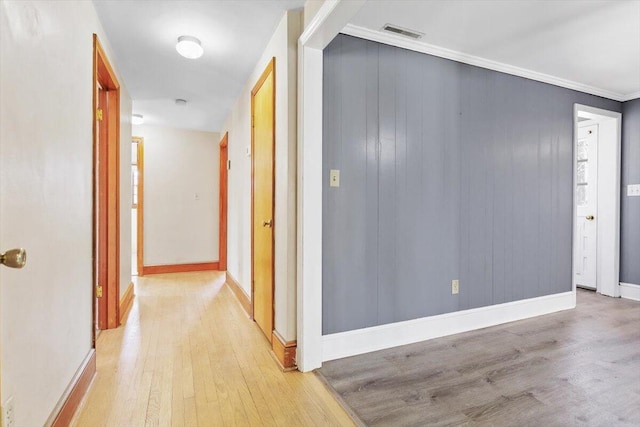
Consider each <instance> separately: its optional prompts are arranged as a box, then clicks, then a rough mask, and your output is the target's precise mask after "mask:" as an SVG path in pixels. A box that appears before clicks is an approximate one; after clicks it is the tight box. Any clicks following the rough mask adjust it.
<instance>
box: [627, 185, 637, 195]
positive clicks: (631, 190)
mask: <svg viewBox="0 0 640 427" xmlns="http://www.w3.org/2000/svg"><path fill="white" fill-rule="evenodd" d="M627 196H629V197H631V196H640V184H631V185H627Z"/></svg>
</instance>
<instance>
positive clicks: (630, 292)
mask: <svg viewBox="0 0 640 427" xmlns="http://www.w3.org/2000/svg"><path fill="white" fill-rule="evenodd" d="M620 297H621V298H626V299H632V300H634V301H640V285H635V284H633V283H624V282H620Z"/></svg>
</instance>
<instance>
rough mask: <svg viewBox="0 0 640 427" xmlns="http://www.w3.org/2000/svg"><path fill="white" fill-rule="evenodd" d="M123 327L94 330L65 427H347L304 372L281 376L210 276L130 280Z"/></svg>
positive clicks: (215, 275) (220, 277) (217, 277)
mask: <svg viewBox="0 0 640 427" xmlns="http://www.w3.org/2000/svg"><path fill="white" fill-rule="evenodd" d="M135 293H136V297H135V300H134V304H133V307H132V309H131V312H130V313H129V316H128V319H127V321H126V324H125V325H123V326H122V327H120V328H118V329H114V330H108V331H103V332H102V333H101V334H100V336H99V338H98V343H97V370H98V373H97V375H96V378H95V380H94V383H93V385H92V386H91V389H90V391H89V392H88V394H87V396H86V398H85V400H84V402H83V404H82V406H81V408H80V409H79V410H78V412H77V413H76V416H75V417H74V420H73V422H72V425H74V426H87V427H97V426H109V427H113V426H118V427H133V426H201V427H204V426H218V425H220V426H222V425H224V426H234V425H236V426H272V425H275V426H332V425H333V426H338V425H342V426H349V425H353V422H352V421H351V418H350V417H349V416H348V415H347V414H346V412H345V411H344V410H343V409H342V407H341V406H340V405H339V404H338V403H337V402H336V400H335V399H334V397H333V395H332V394H331V393H330V392H329V391H328V390H327V389H326V388H325V385H324V384H323V383H322V382H321V381H320V380H319V379H318V378H317V377H316V376H315V375H314V374H313V373H308V374H302V373H300V372H297V371H295V372H289V373H283V372H281V371H280V370H279V369H278V367H277V365H276V362H275V361H274V360H273V359H272V357H271V355H270V353H269V345H268V342H267V341H266V340H265V338H264V336H263V335H262V332H261V331H260V330H259V329H258V327H257V326H256V324H255V323H254V322H252V321H251V320H249V319H248V317H247V315H246V313H245V312H244V311H243V310H242V308H241V306H240V304H239V303H238V301H237V300H236V299H235V296H234V295H233V293H232V292H231V291H230V290H229V288H228V287H227V286H225V285H224V274H223V273H220V272H202V273H180V274H164V275H154V276H146V277H142V278H139V279H137V284H136V292H135Z"/></svg>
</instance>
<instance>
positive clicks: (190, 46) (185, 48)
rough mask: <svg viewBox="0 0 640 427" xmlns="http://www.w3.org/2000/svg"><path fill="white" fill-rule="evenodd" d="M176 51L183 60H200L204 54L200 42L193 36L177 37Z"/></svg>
mask: <svg viewBox="0 0 640 427" xmlns="http://www.w3.org/2000/svg"><path fill="white" fill-rule="evenodd" d="M176 50H177V51H178V53H179V54H180V55H182V56H184V57H185V58H189V59H196V58H200V57H201V56H202V54H203V53H204V49H203V48H202V44H200V40H198V39H197V38H195V37H193V36H180V37H178V44H176Z"/></svg>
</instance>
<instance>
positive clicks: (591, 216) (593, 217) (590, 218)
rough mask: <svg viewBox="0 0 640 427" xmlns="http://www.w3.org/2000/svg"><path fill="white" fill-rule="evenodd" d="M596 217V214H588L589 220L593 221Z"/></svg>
mask: <svg viewBox="0 0 640 427" xmlns="http://www.w3.org/2000/svg"><path fill="white" fill-rule="evenodd" d="M594 219H595V216H593V215H587V221H593V220H594Z"/></svg>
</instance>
